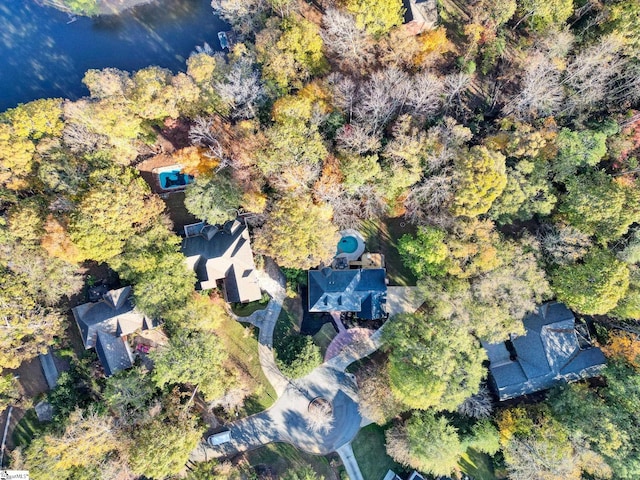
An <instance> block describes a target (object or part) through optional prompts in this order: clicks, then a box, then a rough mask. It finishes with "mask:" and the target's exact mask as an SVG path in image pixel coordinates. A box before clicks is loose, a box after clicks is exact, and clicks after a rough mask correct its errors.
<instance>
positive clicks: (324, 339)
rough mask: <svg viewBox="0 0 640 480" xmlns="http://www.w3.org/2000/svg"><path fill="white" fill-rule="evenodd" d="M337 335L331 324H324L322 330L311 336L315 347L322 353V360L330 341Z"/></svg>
mask: <svg viewBox="0 0 640 480" xmlns="http://www.w3.org/2000/svg"><path fill="white" fill-rule="evenodd" d="M336 335H338V332H336V329H335V327H334V326H333V324H332V323H325V324H324V325H323V326H322V328H321V329H320V330H319V331H318V333H316V334H315V335H314V336H313V341H314V342H315V344H316V345H318V346H319V347H320V351H321V352H322V358H324V355H325V353H327V347H328V346H329V344H330V343H331V340H333V339H334V338H335V336H336Z"/></svg>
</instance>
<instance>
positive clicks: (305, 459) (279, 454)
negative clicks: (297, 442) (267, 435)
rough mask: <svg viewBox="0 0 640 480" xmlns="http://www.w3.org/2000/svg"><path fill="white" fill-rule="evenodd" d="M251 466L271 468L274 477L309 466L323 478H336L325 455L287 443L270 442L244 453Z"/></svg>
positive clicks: (335, 479) (329, 479) (327, 479)
mask: <svg viewBox="0 0 640 480" xmlns="http://www.w3.org/2000/svg"><path fill="white" fill-rule="evenodd" d="M246 457H247V459H248V461H249V463H250V464H251V465H252V466H253V467H257V466H260V465H264V466H266V467H268V468H269V469H270V470H271V473H272V474H273V475H274V478H282V477H283V476H284V474H285V473H286V472H287V471H290V470H293V471H298V472H299V471H300V470H301V469H302V468H303V467H306V466H307V465H309V466H311V468H313V470H314V471H315V472H316V473H317V474H318V476H323V477H324V478H325V480H337V477H336V475H335V473H334V472H333V469H332V468H331V466H330V465H329V460H327V458H326V457H322V456H319V455H310V454H308V453H304V452H301V451H300V450H298V449H297V448H295V447H294V446H292V445H289V444H287V443H271V444H269V445H265V446H264V447H261V448H258V449H256V450H253V451H251V452H249V453H247V454H246Z"/></svg>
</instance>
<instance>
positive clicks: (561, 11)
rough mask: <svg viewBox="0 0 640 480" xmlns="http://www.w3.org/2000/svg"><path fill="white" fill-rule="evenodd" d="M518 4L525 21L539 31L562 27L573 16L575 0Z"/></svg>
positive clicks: (524, 0)
mask: <svg viewBox="0 0 640 480" xmlns="http://www.w3.org/2000/svg"><path fill="white" fill-rule="evenodd" d="M518 4H519V5H518V7H519V10H520V13H521V15H523V19H527V21H528V22H529V24H530V25H531V27H532V28H533V29H534V30H537V31H544V30H545V29H547V28H549V27H551V26H562V24H564V23H565V22H566V21H567V19H568V18H569V17H570V16H571V15H572V14H573V0H552V1H544V0H519V2H518ZM521 21H522V20H521Z"/></svg>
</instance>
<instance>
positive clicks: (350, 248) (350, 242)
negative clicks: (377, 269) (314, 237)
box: [338, 236, 358, 253]
mask: <svg viewBox="0 0 640 480" xmlns="http://www.w3.org/2000/svg"><path fill="white" fill-rule="evenodd" d="M357 248H358V240H357V239H356V238H355V237H352V236H348V237H342V238H341V239H340V241H339V242H338V253H353V252H355V251H356V249H357Z"/></svg>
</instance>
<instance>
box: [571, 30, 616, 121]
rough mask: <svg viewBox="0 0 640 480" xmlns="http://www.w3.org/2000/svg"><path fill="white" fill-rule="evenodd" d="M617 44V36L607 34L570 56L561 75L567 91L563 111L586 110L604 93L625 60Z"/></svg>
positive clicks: (600, 98)
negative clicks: (567, 94)
mask: <svg viewBox="0 0 640 480" xmlns="http://www.w3.org/2000/svg"><path fill="white" fill-rule="evenodd" d="M621 48H622V43H621V42H620V40H619V39H617V38H615V37H613V36H608V37H604V38H603V39H602V40H600V41H599V42H598V43H596V44H595V45H592V46H590V47H588V48H586V49H584V50H583V51H581V52H579V53H578V54H577V55H576V56H575V57H574V58H573V59H572V60H571V62H570V63H569V65H567V70H566V73H565V75H564V77H563V78H562V83H563V85H565V86H566V87H567V88H568V89H569V92H570V94H569V98H568V100H569V102H568V103H567V107H566V108H565V110H564V111H565V112H574V111H576V110H577V111H583V110H587V109H589V108H591V107H593V106H595V105H597V104H599V103H601V102H602V101H603V100H605V99H606V98H607V97H608V94H609V92H610V90H611V89H612V87H613V83H614V81H615V79H617V78H618V77H619V76H620V75H621V74H622V72H623V71H624V67H625V64H626V63H627V60H626V59H625V58H624V57H623V56H622V55H621Z"/></svg>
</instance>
